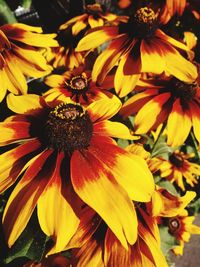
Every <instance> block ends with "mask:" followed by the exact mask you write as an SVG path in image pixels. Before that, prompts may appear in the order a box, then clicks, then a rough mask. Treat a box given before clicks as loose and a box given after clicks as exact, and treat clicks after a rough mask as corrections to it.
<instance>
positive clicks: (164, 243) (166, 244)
mask: <svg viewBox="0 0 200 267" xmlns="http://www.w3.org/2000/svg"><path fill="white" fill-rule="evenodd" d="M159 231H160V237H161V249H162V252H163V254H164V255H165V256H166V255H167V253H168V252H169V251H170V250H171V249H172V248H173V247H175V246H176V245H177V240H176V238H175V237H174V236H173V235H171V234H170V233H169V232H168V227H167V226H161V227H159Z"/></svg>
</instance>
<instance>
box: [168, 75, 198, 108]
mask: <svg viewBox="0 0 200 267" xmlns="http://www.w3.org/2000/svg"><path fill="white" fill-rule="evenodd" d="M173 87H174V88H172V94H173V95H174V96H175V97H179V98H180V101H181V104H182V106H183V107H187V106H188V102H190V101H191V100H192V99H193V98H194V97H195V95H196V92H197V84H196V83H192V84H187V83H184V82H182V81H179V80H177V79H174V81H173Z"/></svg>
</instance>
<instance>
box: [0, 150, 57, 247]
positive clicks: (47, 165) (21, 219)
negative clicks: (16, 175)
mask: <svg viewBox="0 0 200 267" xmlns="http://www.w3.org/2000/svg"><path fill="white" fill-rule="evenodd" d="M51 155H52V151H51V150H46V151H44V152H42V153H41V154H40V156H39V157H37V159H36V160H35V161H34V162H33V164H32V165H31V166H30V167H29V168H28V170H27V171H26V173H25V174H24V176H23V178H22V179H21V181H20V182H19V183H18V184H17V186H16V187H15V189H14V190H13V192H12V193H11V195H10V197H9V199H8V202H7V205H6V207H5V210H4V214H3V227H4V233H5V237H6V239H7V241H8V245H9V247H11V246H12V245H13V244H14V243H15V241H16V240H17V238H18V237H19V236H20V234H21V233H22V232H23V230H24V228H25V227H26V225H27V223H28V221H29V219H30V217H31V215H32V213H33V211H34V208H35V206H36V204H37V200H38V198H39V197H40V195H41V194H42V192H43V191H44V189H45V187H46V185H47V183H48V180H49V179H50V178H51V176H52V171H53V170H52V169H53V167H52V166H53V156H51Z"/></svg>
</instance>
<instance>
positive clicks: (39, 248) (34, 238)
mask: <svg viewBox="0 0 200 267" xmlns="http://www.w3.org/2000/svg"><path fill="white" fill-rule="evenodd" d="M48 240H49V237H47V236H46V235H44V233H43V232H42V231H41V229H40V227H39V224H38V221H37V215H36V214H35V216H33V217H32V219H31V220H30V222H29V223H28V225H27V227H26V228H25V230H24V231H23V233H22V235H21V236H20V238H19V239H18V240H17V241H16V243H15V244H14V246H12V248H11V249H10V250H9V252H8V255H7V257H6V259H5V260H4V262H5V264H8V263H10V262H12V261H14V260H16V259H18V258H22V257H26V258H28V259H30V260H34V261H37V262H39V261H41V259H42V258H43V256H44V253H45V250H46V245H47V241H48Z"/></svg>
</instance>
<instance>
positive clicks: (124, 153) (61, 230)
mask: <svg viewBox="0 0 200 267" xmlns="http://www.w3.org/2000/svg"><path fill="white" fill-rule="evenodd" d="M197 2H198V1H197ZM195 4H196V2H195V1H188V2H187V3H186V1H181V0H166V2H165V1H156V0H152V1H137V0H134V1H123V0H120V1H119V2H118V6H119V8H121V12H122V11H124V13H126V12H127V15H116V14H112V13H110V12H109V11H107V10H106V9H105V7H103V6H101V5H100V4H93V5H87V6H86V7H85V12H84V13H83V14H81V15H79V16H76V17H74V18H72V19H71V20H69V21H67V22H66V23H65V24H63V25H61V26H60V28H59V30H58V32H57V33H55V34H44V33H42V29H41V28H39V27H32V26H28V25H24V24H20V23H15V24H12V25H11V24H6V25H3V26H1V27H0V47H1V50H0V81H1V87H0V100H1V102H2V101H3V102H5V103H6V105H7V108H8V109H9V112H10V116H8V117H7V118H5V120H4V121H2V122H0V130H1V135H0V145H1V149H2V150H1V151H3V153H1V155H0V192H1V193H3V192H4V191H6V190H7V189H8V188H10V187H12V188H13V190H12V192H11V194H10V196H9V199H8V201H7V203H6V206H5V209H4V213H3V228H4V234H5V238H6V241H7V243H8V246H9V247H11V246H12V245H13V244H14V243H15V241H16V240H17V239H18V238H19V237H20V235H21V234H22V232H23V231H24V229H25V227H26V225H27V223H28V222H29V220H30V218H31V216H32V214H33V211H34V210H35V208H36V207H37V215H38V221H39V224H40V227H41V229H42V231H43V232H44V233H45V234H46V235H47V236H49V237H51V238H52V240H53V241H54V244H53V246H52V247H51V248H50V249H49V250H48V251H46V256H48V255H53V254H57V253H60V252H62V251H66V250H70V259H68V260H66V261H65V260H64V263H63V266H77V267H78V266H80V267H85V266H91V267H97V266H98V267H101V266H102V267H103V266H105V267H117V266H120V267H121V266H124V267H147V266H148V267H153V266H157V267H160V266H162V267H165V266H168V264H167V262H166V259H165V256H164V255H163V253H162V251H161V241H160V234H159V228H158V226H159V225H162V224H164V225H167V226H168V229H169V233H170V234H171V235H174V236H175V238H176V239H177V242H178V243H177V245H176V246H175V247H174V248H173V251H174V253H176V254H182V253H183V247H184V242H187V241H189V237H190V235H191V234H193V233H195V234H200V228H199V227H198V226H195V225H193V220H194V216H189V215H188V211H187V209H186V207H187V205H188V204H189V203H190V202H191V201H192V200H193V199H194V198H195V196H196V193H195V192H193V191H191V187H193V186H195V184H198V176H199V175H200V166H199V165H198V164H197V161H196V162H195V160H193V159H196V158H197V156H198V155H199V154H198V144H199V142H200V87H199V86H200V85H199V80H200V79H199V78H200V77H199V78H198V58H197V56H196V54H195V52H194V49H195V47H196V46H197V45H198V44H197V38H196V36H195V34H194V33H192V32H184V33H183V34H184V35H183V36H182V40H181V37H180V36H178V37H177V38H176V39H174V38H172V37H171V36H169V35H167V34H166V33H165V32H164V29H166V28H167V27H166V25H168V24H169V23H170V21H171V20H172V19H173V18H174V16H175V15H176V16H178V17H179V18H181V17H183V16H184V14H185V12H187V13H188V12H189V13H190V15H191V16H192V17H193V19H194V20H195V21H198V20H199V19H200V13H199V12H198V10H199V6H198V3H197V4H196V5H195ZM122 13H123V12H122ZM161 28H162V30H161ZM192 49H193V50H192ZM30 78H35V79H36V78H43V79H42V82H41V83H45V84H46V86H47V87H48V89H47V90H46V91H45V92H43V93H42V90H40V88H36V89H37V90H36V92H37V94H33V93H30V92H29V86H28V85H29V82H30V81H31V79H30ZM4 109H5V107H4V106H3V105H2V108H1V113H4ZM123 140H125V141H123ZM191 140H192V141H193V144H192V145H190V146H189V147H190V153H189V152H188V151H187V149H186V148H188V144H189V142H191ZM161 141H162V142H161ZM122 144H126V147H124V145H122ZM194 144H195V145H196V146H194ZM163 148H167V153H164V156H162V154H163ZM194 152H195V153H194ZM158 178H159V179H158ZM164 179H165V180H166V181H169V183H172V184H173V185H175V188H176V191H177V194H172V193H171V192H169V191H167V190H166V189H165V188H164V187H161V186H160V185H159V183H157V184H156V182H157V181H158V182H159V181H161V180H164ZM188 186H189V188H190V191H188V190H187V188H188ZM184 191H186V192H184ZM59 257H60V256H59ZM53 260H55V259H53ZM62 260H63V259H62ZM62 260H61V261H62ZM46 261H47V260H44V263H41V264H40V265H38V266H50V263H48V264H49V265H47V263H46ZM31 264H32V263H30V264H29V263H28V264H26V266H32V265H31Z"/></svg>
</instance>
